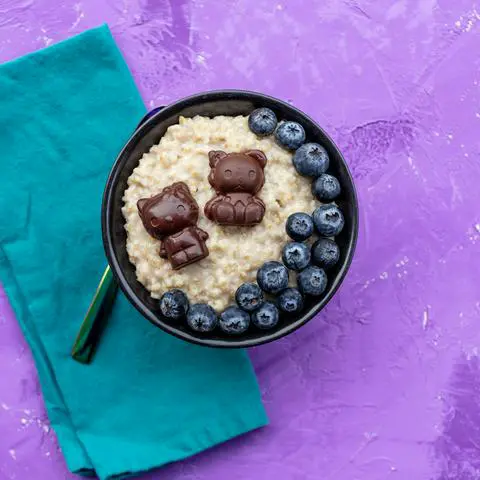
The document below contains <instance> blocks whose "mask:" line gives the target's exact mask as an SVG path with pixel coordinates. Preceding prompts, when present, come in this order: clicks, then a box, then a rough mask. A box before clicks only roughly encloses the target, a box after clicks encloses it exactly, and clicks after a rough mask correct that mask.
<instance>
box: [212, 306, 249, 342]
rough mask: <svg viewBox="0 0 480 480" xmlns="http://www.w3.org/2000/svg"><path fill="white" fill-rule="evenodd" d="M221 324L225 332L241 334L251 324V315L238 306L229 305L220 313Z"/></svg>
mask: <svg viewBox="0 0 480 480" xmlns="http://www.w3.org/2000/svg"><path fill="white" fill-rule="evenodd" d="M219 325H220V328H221V329H222V330H223V331H224V332H225V333H228V334H232V335H239V334H240V333H243V332H245V331H246V330H247V328H248V326H249V325H250V315H249V314H248V313H247V312H244V311H243V310H242V309H240V308H238V307H228V308H226V309H225V310H224V311H223V312H222V313H221V314H220V322H219Z"/></svg>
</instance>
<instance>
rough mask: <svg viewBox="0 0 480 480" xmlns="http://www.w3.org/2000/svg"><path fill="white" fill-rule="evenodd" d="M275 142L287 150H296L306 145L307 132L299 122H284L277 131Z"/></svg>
mask: <svg viewBox="0 0 480 480" xmlns="http://www.w3.org/2000/svg"><path fill="white" fill-rule="evenodd" d="M275 140H276V142H277V143H278V144H279V145H280V146H281V147H283V148H286V149H287V150H296V149H297V148H298V147H300V146H301V145H302V144H303V143H305V130H304V129H303V127H302V126H301V125H300V124H299V123H297V122H290V121H283V122H280V123H279V124H278V127H277V129H276V130H275Z"/></svg>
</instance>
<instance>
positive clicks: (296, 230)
mask: <svg viewBox="0 0 480 480" xmlns="http://www.w3.org/2000/svg"><path fill="white" fill-rule="evenodd" d="M313 230H314V225H313V219H312V217H311V216H310V215H309V214H308V213H304V212H296V213H292V214H291V215H289V216H288V218H287V222H286V224H285V231H286V232H287V235H288V236H289V237H290V238H291V239H292V240H295V241H297V242H302V241H303V240H307V239H308V238H310V237H311V236H312V234H313Z"/></svg>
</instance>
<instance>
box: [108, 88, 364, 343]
mask: <svg viewBox="0 0 480 480" xmlns="http://www.w3.org/2000/svg"><path fill="white" fill-rule="evenodd" d="M258 107H269V108H271V109H272V110H273V111H274V112H275V113H276V115H277V117H278V118H279V119H288V120H294V121H296V122H299V123H300V124H302V125H303V127H304V128H305V131H306V134H307V141H308V142H317V143H320V144H322V145H323V146H324V147H325V148H326V149H327V151H328V153H329V155H330V168H329V173H332V174H333V175H335V176H336V177H337V178H338V179H339V181H340V184H341V187H342V194H341V197H340V198H339V199H337V201H336V203H337V204H338V205H339V207H340V208H341V209H342V211H343V213H344V216H345V227H344V229H343V231H342V232H341V234H340V235H339V236H337V237H336V241H337V243H338V244H339V246H340V251H341V257H340V261H339V262H338V264H337V265H336V266H335V268H333V269H332V270H329V271H328V272H327V274H328V286H327V289H326V291H325V292H324V294H323V295H322V296H321V297H317V298H309V299H307V300H306V304H305V308H304V310H303V311H302V312H301V314H299V315H286V314H283V315H282V316H281V319H280V322H279V323H278V325H277V326H276V327H275V328H274V329H272V330H268V331H264V330H259V329H256V328H254V327H253V326H251V327H250V329H249V330H248V331H247V332H246V333H244V334H242V335H241V336H239V337H233V336H226V335H223V334H222V333H221V332H219V331H215V332H214V333H211V334H208V336H207V335H201V334H198V333H196V332H193V331H191V330H190V329H189V328H188V326H187V325H186V323H185V322H179V323H174V322H171V321H169V320H168V319H166V318H165V317H163V316H162V315H161V313H160V311H159V308H158V301H157V300H154V299H153V298H152V297H151V296H150V294H149V292H148V291H147V290H146V289H145V288H144V287H143V286H142V285H141V284H140V283H139V282H138V281H137V279H136V275H135V268H134V266H133V265H132V264H131V263H130V261H129V259H128V255H127V251H126V232H125V229H124V224H125V220H124V218H123V215H122V211H121V209H122V205H123V201H122V196H123V193H124V191H125V189H126V188H127V180H128V177H129V176H130V175H131V173H132V171H133V169H134V168H135V167H136V166H137V165H138V163H139V160H140V159H141V157H142V155H143V154H144V153H146V152H148V151H149V149H150V148H151V147H152V146H153V145H154V144H156V143H158V142H159V141H160V139H161V137H162V136H163V135H164V133H165V131H166V130H167V128H168V127H169V126H171V125H174V124H176V123H178V119H179V117H180V116H185V117H192V116H195V115H202V116H208V117H214V116H217V115H232V116H234V115H248V114H249V113H250V112H251V111H252V110H254V109H255V108H258ZM205 181H206V180H205ZM267 208H268V205H267ZM307 213H311V212H307ZM357 224H358V210H357V198H356V194H355V188H354V185H353V181H352V177H351V175H350V172H349V171H348V167H347V165H346V164H345V161H344V160H343V158H342V155H341V154H340V152H339V150H338V148H337V147H336V146H335V144H334V143H333V142H332V140H331V139H330V138H329V137H328V135H327V134H326V133H325V132H324V131H323V130H322V129H321V128H320V127H319V126H318V125H316V124H315V123H314V122H313V120H311V119H310V118H309V117H307V116H306V115H305V114H303V113H302V112H300V111H299V110H297V109H295V108H293V107H292V106H290V105H288V104H287V103H284V102H281V101H280V100H277V99H274V98H271V97H268V96H265V95H262V94H258V93H253V92H243V91H219V92H210V93H206V94H199V95H195V96H193V97H188V98H186V99H183V100H180V101H179V102H176V103H174V104H172V105H170V106H168V107H165V108H164V109H163V110H161V111H160V112H158V113H157V114H155V115H154V116H152V117H151V118H150V119H149V120H148V121H147V122H146V123H144V124H143V125H142V126H141V127H140V128H139V129H138V130H137V131H136V132H135V133H134V134H133V136H132V137H131V139H130V140H129V142H128V143H127V145H126V146H125V148H124V149H123V150H122V152H121V153H120V154H119V156H118V158H117V160H116V162H115V164H114V166H113V168H112V171H111V173H110V176H109V179H108V181H107V185H106V188H105V193H104V199H103V206H102V230H103V240H104V244H105V250H106V253H107V257H108V260H109V263H110V266H111V268H112V270H113V272H114V273H115V275H116V277H117V278H118V280H119V283H120V286H121V288H122V290H123V291H124V293H125V294H126V295H127V297H128V298H129V299H130V301H131V302H132V303H133V305H134V306H135V307H136V308H137V309H138V310H139V311H140V312H141V313H142V314H143V315H144V316H145V317H146V318H147V319H148V320H150V321H151V322H152V323H154V324H155V325H157V326H159V327H161V328H162V329H164V330H166V331H167V332H169V333H172V334H174V335H176V336H178V337H180V338H183V339H184V340H188V341H191V342H194V343H200V344H204V345H209V346H217V347H248V346H254V345H258V344H261V343H265V342H269V341H272V340H275V339H277V338H279V337H281V336H284V335H286V334H287V333H290V332H291V331H293V330H295V329H297V328H298V327H300V326H301V325H303V324H304V323H306V322H307V321H308V320H310V319H311V318H312V317H313V316H314V315H315V314H316V313H318V312H319V311H320V310H321V309H322V308H323V306H324V305H325V304H326V303H327V302H328V301H329V300H330V298H331V297H332V295H333V294H334V293H335V291H336V290H337V288H338V287H339V285H340V283H341V282H342V280H343V277H344V276H345V274H346V272H347V270H348V267H349V265H350V262H351V259H352V256H353V252H354V248H355V243H356V237H357ZM238 286H239V285H232V291H234V290H235V289H236V288H237V287H238Z"/></svg>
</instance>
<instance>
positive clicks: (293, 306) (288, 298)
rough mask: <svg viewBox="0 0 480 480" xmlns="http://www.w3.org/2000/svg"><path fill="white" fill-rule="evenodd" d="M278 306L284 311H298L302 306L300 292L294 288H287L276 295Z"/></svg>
mask: <svg viewBox="0 0 480 480" xmlns="http://www.w3.org/2000/svg"><path fill="white" fill-rule="evenodd" d="M277 301H278V308H279V309H280V310H282V312H286V313H298V312H300V311H301V310H302V308H303V297H302V294H301V293H300V292H299V291H298V290H297V289H296V288H287V289H286V290H284V291H283V292H282V293H281V294H280V295H279V296H278V299H277Z"/></svg>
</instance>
